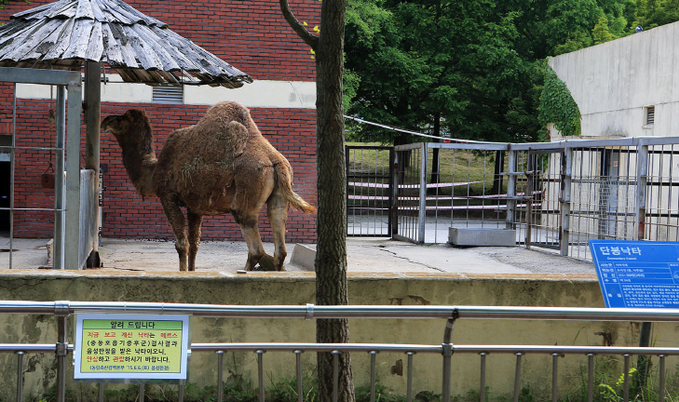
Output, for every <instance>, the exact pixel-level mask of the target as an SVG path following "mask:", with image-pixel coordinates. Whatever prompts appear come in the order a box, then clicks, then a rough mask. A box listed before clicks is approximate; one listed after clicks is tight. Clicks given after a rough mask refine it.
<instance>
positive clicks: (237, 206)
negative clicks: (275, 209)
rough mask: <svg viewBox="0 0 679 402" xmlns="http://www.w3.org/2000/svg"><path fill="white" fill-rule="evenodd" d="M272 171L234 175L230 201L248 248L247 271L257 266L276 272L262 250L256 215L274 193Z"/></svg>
mask: <svg viewBox="0 0 679 402" xmlns="http://www.w3.org/2000/svg"><path fill="white" fill-rule="evenodd" d="M272 171H273V169H271V170H268V171H267V170H260V169H252V168H251V167H247V168H246V169H243V170H242V171H239V172H238V175H237V176H236V193H235V194H234V197H233V200H232V201H231V213H232V214H233V217H234V218H235V219H236V222H237V223H238V225H239V226H240V230H241V232H242V233H243V238H244V239H245V243H246V244H247V245H248V260H247V262H246V263H245V269H246V270H247V271H251V270H253V269H254V268H255V266H256V265H257V264H258V263H259V265H260V267H261V268H262V269H263V270H265V271H273V270H274V269H275V267H274V264H273V258H272V257H271V256H270V255H268V254H266V252H265V251H264V245H263V244H262V239H261V237H260V235H259V228H258V227H257V221H258V220H259V214H260V212H262V208H264V203H265V202H266V201H267V199H268V198H269V195H270V194H271V191H272V190H273V185H274V183H273V181H274V180H273V174H271V173H273V172H272Z"/></svg>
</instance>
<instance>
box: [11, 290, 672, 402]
mask: <svg viewBox="0 0 679 402" xmlns="http://www.w3.org/2000/svg"><path fill="white" fill-rule="evenodd" d="M90 313H98V314H102V313H103V314H107V313H110V314H121V313H127V314H159V313H163V314H166V313H167V314H174V315H192V316H196V317H214V318H259V319H269V318H276V319H304V320H313V319H348V318H352V319H398V320H403V319H441V320H445V325H444V328H443V337H442V338H443V339H442V341H443V342H442V343H441V344H437V345H418V344H380V343H340V344H319V343H274V342H265V343H192V344H191V347H190V348H191V351H192V353H195V352H212V353H216V354H217V357H218V367H217V373H218V378H217V385H218V386H217V389H218V390H219V391H218V395H217V400H218V401H222V400H223V394H222V391H221V390H222V388H223V384H224V383H223V379H224V376H223V355H224V353H225V352H227V351H228V352H232V351H250V352H254V353H256V354H257V366H258V370H257V371H258V385H259V390H260V392H259V401H260V402H265V395H264V389H265V388H264V379H265V375H264V369H263V361H264V358H263V355H264V353H265V352H274V351H278V352H285V351H287V352H292V353H294V354H295V357H296V359H295V360H296V373H297V387H296V388H297V391H298V398H299V399H298V401H299V402H303V401H304V399H303V396H304V392H303V390H302V376H301V360H300V353H302V352H305V351H307V352H329V353H332V354H333V355H334V356H335V358H334V363H335V370H334V384H335V387H334V391H335V392H334V398H333V400H334V401H337V383H338V382H337V379H338V378H337V377H338V371H337V364H338V355H339V354H340V353H343V352H368V353H370V365H371V369H370V376H371V380H373V381H371V384H372V387H371V401H374V400H375V395H376V389H375V381H374V378H375V373H376V363H375V357H376V354H377V353H378V352H400V353H405V354H406V355H407V370H406V371H407V401H408V402H412V401H413V395H412V379H413V356H414V355H415V354H421V353H428V354H430V353H434V354H440V355H441V356H442V375H443V376H442V378H443V381H442V399H441V400H442V401H449V400H450V397H451V381H452V378H451V377H452V358H453V355H454V354H460V353H463V354H478V355H479V356H480V370H481V376H480V385H479V395H480V400H481V401H485V398H486V395H485V377H486V358H487V356H488V355H491V354H512V355H514V356H515V357H516V369H515V373H514V375H515V377H514V386H513V401H518V398H519V395H520V391H521V369H522V357H523V356H524V355H526V354H542V355H545V354H547V355H551V356H552V372H551V377H552V401H557V400H558V358H559V357H560V356H562V355H566V354H568V355H582V356H586V357H587V362H588V364H587V367H588V369H587V400H588V401H592V400H593V395H594V389H595V384H594V356H596V355H601V354H604V355H618V356H622V357H623V359H624V371H623V381H624V382H623V387H624V395H623V401H629V398H630V392H629V391H630V381H631V379H630V375H629V373H630V367H631V366H630V358H631V356H632V355H643V356H656V357H658V359H659V366H660V370H659V374H658V377H659V379H658V381H659V398H660V399H659V400H660V401H663V400H664V398H665V392H664V391H665V382H666V373H665V370H664V369H665V359H666V357H668V356H679V347H662V348H661V347H649V348H643V347H621V346H616V347H611V346H608V347H607V346H559V345H548V346H545V345H461V344H453V342H452V336H453V328H454V324H455V323H456V322H457V321H459V320H468V319H484V320H495V319H502V320H550V321H560V320H570V321H573V320H574V321H623V322H628V321H644V322H674V323H677V322H679V313H678V312H677V310H672V309H622V308H619V309H615V308H613V309H603V308H575V307H571V308H568V307H507V306H316V305H312V304H307V305H306V306H237V305H207V304H180V303H139V302H87V301H85V302H82V301H55V302H38V301H0V315H4V314H26V315H28V314H34V315H47V316H50V315H52V316H55V317H56V318H57V325H58V339H57V342H56V344H9V343H3V344H0V352H13V353H16V354H17V401H21V400H22V388H23V383H22V374H23V359H24V356H25V355H26V354H27V353H45V352H54V353H56V357H57V363H58V364H57V370H58V371H57V401H59V402H62V401H64V400H65V393H66V362H67V357H68V354H69V353H72V352H73V350H74V345H72V344H69V343H68V334H69V328H68V318H69V316H71V315H73V314H90ZM99 387H100V388H99V396H100V400H102V401H103V395H104V393H103V387H104V384H99ZM139 392H140V400H143V393H144V386H143V384H142V385H140V388H139ZM178 395H179V401H182V400H183V384H181V383H180V385H179V392H178Z"/></svg>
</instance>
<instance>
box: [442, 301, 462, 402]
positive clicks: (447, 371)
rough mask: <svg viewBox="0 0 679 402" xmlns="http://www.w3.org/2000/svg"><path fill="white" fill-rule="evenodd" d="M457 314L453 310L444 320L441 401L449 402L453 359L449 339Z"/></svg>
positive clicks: (451, 345)
mask: <svg viewBox="0 0 679 402" xmlns="http://www.w3.org/2000/svg"><path fill="white" fill-rule="evenodd" d="M457 314H458V313H457V310H455V311H454V312H453V316H452V317H450V318H448V321H446V327H445V330H444V331H443V344H442V346H443V350H442V352H441V354H442V355H443V392H442V394H443V399H442V401H443V402H450V376H451V374H452V361H453V359H452V358H453V344H452V343H451V339H452V337H453V326H454V325H455V320H456V319H457Z"/></svg>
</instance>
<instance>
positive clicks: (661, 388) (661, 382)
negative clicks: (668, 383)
mask: <svg viewBox="0 0 679 402" xmlns="http://www.w3.org/2000/svg"><path fill="white" fill-rule="evenodd" d="M658 360H659V361H658V371H659V372H660V373H659V375H658V376H659V379H658V401H659V402H664V401H665V355H659V356H658Z"/></svg>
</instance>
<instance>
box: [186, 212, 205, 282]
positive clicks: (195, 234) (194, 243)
mask: <svg viewBox="0 0 679 402" xmlns="http://www.w3.org/2000/svg"><path fill="white" fill-rule="evenodd" d="M186 217H187V218H188V221H189V271H195V270H196V254H198V246H199V244H200V225H201V223H202V222H203V215H200V214H197V213H195V212H191V211H187V213H186Z"/></svg>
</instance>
